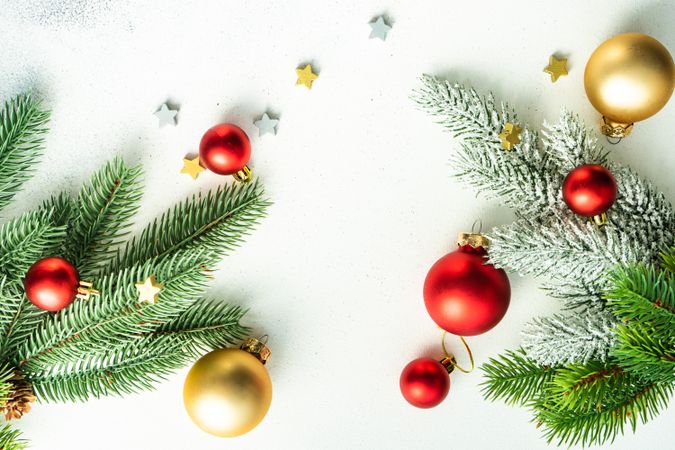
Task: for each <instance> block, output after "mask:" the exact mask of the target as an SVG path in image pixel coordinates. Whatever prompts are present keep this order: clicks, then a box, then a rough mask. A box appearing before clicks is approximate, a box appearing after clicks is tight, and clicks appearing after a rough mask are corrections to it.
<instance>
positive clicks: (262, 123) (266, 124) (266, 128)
mask: <svg viewBox="0 0 675 450" xmlns="http://www.w3.org/2000/svg"><path fill="white" fill-rule="evenodd" d="M253 123H254V124H255V126H256V127H258V136H264V135H266V134H274V135H276V134H277V125H279V119H271V118H270V116H269V114H267V113H265V114H263V115H262V118H260V120H256V121H255V122H253Z"/></svg>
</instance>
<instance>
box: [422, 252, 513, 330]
mask: <svg viewBox="0 0 675 450" xmlns="http://www.w3.org/2000/svg"><path fill="white" fill-rule="evenodd" d="M484 256H485V250H484V249H483V248H482V247H477V248H474V247H471V246H470V245H464V246H462V247H460V248H459V249H458V250H457V251H454V252H452V253H448V254H447V255H445V256H444V257H442V258H441V259H439V260H438V261H436V263H435V264H434V265H433V266H432V267H431V269H429V273H428V274H427V278H426V280H425V281H424V304H425V305H426V307H427V311H428V312H429V315H430V316H431V318H432V319H433V320H434V322H436V323H437V324H438V326H439V327H441V328H443V329H444V330H446V331H448V332H450V333H453V334H457V335H459V336H474V335H477V334H481V333H485V332H486V331H488V330H489V329H490V328H492V327H494V326H495V325H497V324H498V323H499V321H500V320H502V317H504V314H506V310H507V309H508V308H509V302H510V301H511V285H510V284H509V279H508V277H507V276H506V273H505V272H504V271H503V270H502V269H497V268H495V267H494V266H493V265H492V264H486V263H485V257H484Z"/></svg>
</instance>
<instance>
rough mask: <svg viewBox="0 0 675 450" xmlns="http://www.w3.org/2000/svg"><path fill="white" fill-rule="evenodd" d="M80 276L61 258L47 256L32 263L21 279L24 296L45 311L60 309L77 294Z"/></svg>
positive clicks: (68, 303) (69, 302)
mask: <svg viewBox="0 0 675 450" xmlns="http://www.w3.org/2000/svg"><path fill="white" fill-rule="evenodd" d="M79 283H80V276H79V275H78V273H77V270H76V269H75V267H74V266H73V265H72V264H71V263H69V262H68V261H66V260H65V259H63V258H59V257H58V256H49V257H47V258H43V259H41V260H39V261H38V262H36V263H35V264H33V265H32V266H31V267H30V269H28V272H26V277H25V278H24V280H23V286H24V288H25V289H26V297H28V300H30V302H31V303H32V304H34V305H35V306H37V307H38V308H40V309H44V310H45V311H53V312H54V311H60V310H62V309H63V308H65V307H66V306H68V305H70V304H71V303H72V302H73V300H75V296H76V295H77V288H78V285H79Z"/></svg>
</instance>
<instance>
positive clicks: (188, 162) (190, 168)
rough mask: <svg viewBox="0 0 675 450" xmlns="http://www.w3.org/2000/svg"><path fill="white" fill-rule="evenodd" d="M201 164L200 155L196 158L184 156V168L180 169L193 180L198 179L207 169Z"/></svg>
mask: <svg viewBox="0 0 675 450" xmlns="http://www.w3.org/2000/svg"><path fill="white" fill-rule="evenodd" d="M205 170H206V169H204V168H203V167H202V166H201V164H199V156H195V157H194V158H192V159H190V158H183V168H182V169H180V173H186V174H188V175H190V176H191V177H192V179H193V180H196V179H197V177H198V176H199V174H200V173H202V172H203V171H205Z"/></svg>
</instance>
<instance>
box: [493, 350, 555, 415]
mask: <svg viewBox="0 0 675 450" xmlns="http://www.w3.org/2000/svg"><path fill="white" fill-rule="evenodd" d="M481 370H482V371H483V374H484V376H485V380H484V381H483V382H482V386H483V396H484V397H485V398H486V399H488V400H492V401H494V400H503V401H504V402H505V403H507V404H517V405H524V404H527V403H529V402H530V401H532V400H534V399H535V398H537V397H538V396H540V395H541V393H542V391H543V389H544V388H545V387H546V385H547V383H548V382H550V381H551V379H552V378H553V375H554V374H555V369H554V368H552V367H548V366H542V365H540V364H537V363H536V362H534V361H532V360H531V359H529V358H528V357H527V356H526V355H525V352H524V351H523V350H522V349H518V350H517V351H512V350H507V351H506V352H505V353H504V354H503V355H499V357H498V358H490V361H489V362H487V363H486V364H483V366H482V367H481Z"/></svg>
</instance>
